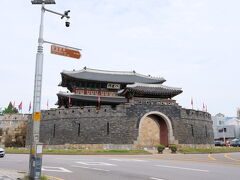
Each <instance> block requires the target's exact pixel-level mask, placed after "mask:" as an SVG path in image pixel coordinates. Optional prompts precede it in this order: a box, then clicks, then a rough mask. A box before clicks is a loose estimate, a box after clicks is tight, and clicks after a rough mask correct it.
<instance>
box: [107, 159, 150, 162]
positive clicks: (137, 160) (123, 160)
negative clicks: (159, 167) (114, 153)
mask: <svg viewBox="0 0 240 180" xmlns="http://www.w3.org/2000/svg"><path fill="white" fill-rule="evenodd" d="M109 160H111V161H122V162H147V161H146V160H141V159H109Z"/></svg>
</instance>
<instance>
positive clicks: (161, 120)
mask: <svg viewBox="0 0 240 180" xmlns="http://www.w3.org/2000/svg"><path fill="white" fill-rule="evenodd" d="M173 143H174V136H173V129H172V123H171V121H170V119H169V118H168V117H167V116H166V115H165V114H163V113H161V112H157V111H154V112H149V113H147V114H145V115H144V116H143V117H142V118H141V120H140V123H139V131H138V138H137V144H138V145H140V146H143V147H155V146H156V145H158V144H162V145H165V146H168V145H169V144H173Z"/></svg>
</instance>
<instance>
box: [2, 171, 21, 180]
mask: <svg viewBox="0 0 240 180" xmlns="http://www.w3.org/2000/svg"><path fill="white" fill-rule="evenodd" d="M24 175H25V173H24V172H22V171H21V172H20V171H14V170H7V169H0V180H21V179H23V178H24Z"/></svg>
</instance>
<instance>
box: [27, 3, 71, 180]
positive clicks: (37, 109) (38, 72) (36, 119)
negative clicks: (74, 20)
mask: <svg viewBox="0 0 240 180" xmlns="http://www.w3.org/2000/svg"><path fill="white" fill-rule="evenodd" d="M31 2H32V4H36V5H41V6H42V8H41V21H40V30H39V38H38V48H37V55H36V65H35V80H34V96H33V115H32V123H31V125H32V126H31V127H32V129H31V130H32V133H31V134H30V158H29V177H30V179H31V180H40V179H41V169H42V146H43V144H42V143H40V141H39V133H40V121H41V90H42V72H43V43H44V39H43V27H44V25H43V22H44V13H45V12H46V11H48V12H50V13H54V14H57V15H59V16H61V18H62V19H63V18H66V19H67V21H66V27H69V25H70V22H69V21H68V20H69V18H70V16H68V13H69V12H70V11H69V10H68V11H65V12H64V13H63V14H62V13H58V12H54V11H52V10H49V9H46V8H45V4H55V0H32V1H31Z"/></svg>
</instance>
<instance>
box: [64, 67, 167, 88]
mask: <svg viewBox="0 0 240 180" xmlns="http://www.w3.org/2000/svg"><path fill="white" fill-rule="evenodd" d="M62 76H68V77H72V78H75V79H79V80H90V81H99V82H114V83H126V84H133V83H135V82H139V83H151V84H155V83H163V82H165V81H166V80H165V79H164V78H162V77H159V78H158V77H151V76H146V75H142V74H138V73H136V72H135V71H133V72H124V71H105V70H96V69H89V68H84V69H82V70H79V71H63V72H62Z"/></svg>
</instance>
